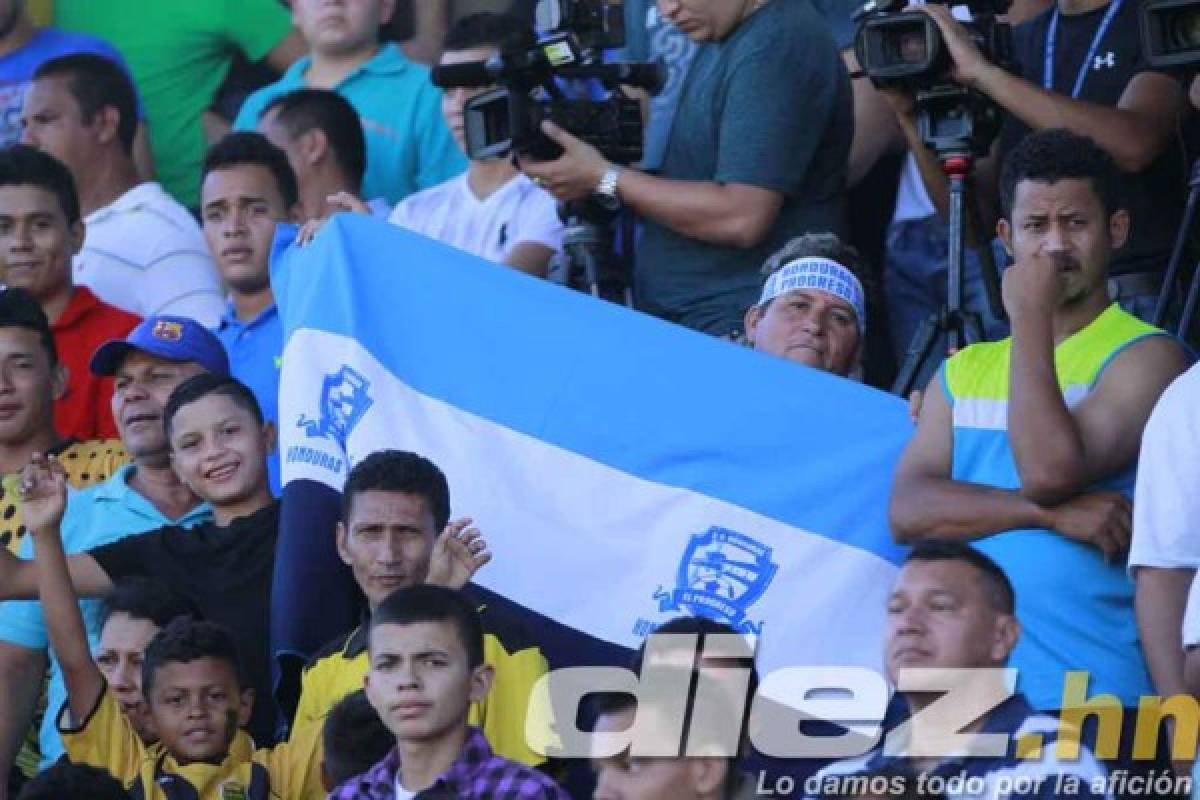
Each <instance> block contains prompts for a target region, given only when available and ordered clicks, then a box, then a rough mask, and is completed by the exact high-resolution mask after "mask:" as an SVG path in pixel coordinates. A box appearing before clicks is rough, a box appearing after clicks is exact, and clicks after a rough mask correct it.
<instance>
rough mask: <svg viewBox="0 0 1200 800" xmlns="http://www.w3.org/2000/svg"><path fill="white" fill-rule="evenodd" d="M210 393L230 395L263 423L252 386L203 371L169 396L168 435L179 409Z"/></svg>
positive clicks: (166, 423) (230, 397)
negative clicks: (251, 389)
mask: <svg viewBox="0 0 1200 800" xmlns="http://www.w3.org/2000/svg"><path fill="white" fill-rule="evenodd" d="M210 394H215V395H221V396H223V397H228V398H229V399H230V400H232V401H233V402H234V403H236V404H237V405H238V406H240V407H241V408H244V409H246V410H247V411H249V412H250V415H251V416H253V417H254V421H255V422H257V423H258V424H259V425H262V424H263V421H264V417H263V412H262V406H260V405H259V404H258V398H256V397H255V396H254V392H252V391H250V387H248V386H247V385H246V384H244V383H242V382H241V381H239V380H238V379H237V378H231V377H229V376H228V375H218V374H216V373H215V372H201V373H200V374H199V375H193V376H192V377H190V378H188V379H187V380H186V381H184V382H183V383H181V384H179V385H178V386H176V387H175V391H173V392H171V396H170V397H168V398H167V405H166V408H165V409H163V425H164V427H165V428H166V431H167V436H168V437H170V435H171V427H172V425H173V424H174V421H175V415H176V414H178V413H179V409H181V408H183V407H184V406H186V405H189V404H191V403H194V402H196V401H197V400H199V399H201V398H203V397H208V396H209V395H210Z"/></svg>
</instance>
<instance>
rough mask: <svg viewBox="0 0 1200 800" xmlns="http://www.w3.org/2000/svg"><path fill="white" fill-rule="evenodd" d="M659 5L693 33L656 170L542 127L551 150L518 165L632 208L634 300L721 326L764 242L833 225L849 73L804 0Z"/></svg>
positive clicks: (732, 315)
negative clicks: (558, 149) (620, 164)
mask: <svg viewBox="0 0 1200 800" xmlns="http://www.w3.org/2000/svg"><path fill="white" fill-rule="evenodd" d="M659 8H660V10H661V11H662V13H663V15H664V16H665V17H666V18H667V19H668V20H669V21H670V22H672V23H673V24H674V25H675V26H676V27H678V28H679V29H680V30H682V31H683V32H684V33H685V34H686V35H687V36H688V38H690V39H691V40H693V41H694V42H696V43H698V44H699V47H698V48H697V50H696V54H695V57H694V58H693V60H692V64H691V66H690V68H689V70H688V73H687V77H686V78H685V79H684V82H683V85H682V86H681V89H680V96H679V103H678V107H677V108H676V110H675V115H674V120H673V122H672V124H671V129H670V133H669V134H668V136H667V143H666V148H665V153H664V154H663V159H662V166H661V170H660V172H659V174H658V175H656V176H651V175H649V174H646V173H644V172H640V171H637V170H633V169H622V168H617V167H614V166H613V165H611V164H609V163H607V162H606V161H605V160H604V159H603V158H602V157H601V156H600V154H599V153H598V152H597V151H596V150H595V149H593V148H591V147H590V146H588V145H586V144H584V143H583V142H580V141H579V140H577V139H575V138H574V137H572V136H570V135H569V134H566V133H565V132H562V131H558V130H555V129H552V130H551V136H552V138H555V139H556V140H557V141H558V142H559V144H561V145H563V147H564V149H565V153H564V155H563V156H562V157H561V158H559V159H558V160H556V161H553V162H547V163H532V162H528V161H526V162H524V164H523V168H524V169H525V170H526V172H527V173H528V174H529V175H530V176H531V177H533V178H534V179H536V180H540V181H543V182H544V184H545V186H546V188H547V189H549V190H550V191H552V192H553V193H554V194H555V195H556V196H558V197H559V198H560V199H578V198H582V197H585V196H587V195H588V194H590V193H597V194H600V195H604V194H610V195H613V194H615V195H616V196H619V197H620V199H621V201H622V202H623V203H624V204H625V205H626V206H628V207H630V208H631V209H632V210H633V211H634V212H636V213H637V214H638V215H639V216H641V217H642V218H643V220H644V221H645V229H644V232H643V236H642V240H641V242H640V245H639V248H638V252H637V268H636V272H635V291H636V296H637V302H638V305H639V306H640V307H641V308H643V309H644V310H646V311H649V312H651V313H653V314H656V315H658V316H661V317H664V318H666V319H669V320H672V321H675V322H679V323H681V324H684V325H687V326H689V327H692V328H696V329H699V330H703V331H706V332H709V333H713V334H717V335H729V334H732V333H735V332H737V331H739V330H740V328H741V317H742V312H743V311H744V310H745V309H746V308H747V307H748V306H750V305H752V304H753V303H754V302H755V299H756V297H757V292H758V289H759V288H760V277H759V275H758V268H759V265H760V264H762V262H763V261H764V260H765V258H766V257H767V256H768V255H769V254H770V253H771V252H772V251H774V250H776V249H778V248H779V247H780V246H781V245H782V244H783V243H784V242H785V241H787V240H788V239H789V238H791V237H793V236H795V235H797V234H800V233H804V232H808V231H832V232H835V233H840V232H841V231H842V224H843V219H842V212H843V191H844V189H845V182H846V159H847V156H848V154H849V149H850V141H851V138H852V136H853V119H852V115H853V110H852V100H851V90H850V81H849V79H848V77H847V75H846V71H845V68H844V67H843V65H842V61H841V57H840V55H839V53H838V49H837V46H836V45H835V43H834V40H833V38H832V36H831V35H830V33H829V30H828V26H827V25H826V23H825V21H824V20H823V19H822V17H821V16H820V15H819V14H818V13H817V12H816V11H815V10H814V8H813V6H812V5H811V3H810V2H809V0H765V2H764V0H663V2H661V3H660V4H659Z"/></svg>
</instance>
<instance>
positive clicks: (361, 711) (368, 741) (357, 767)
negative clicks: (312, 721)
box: [321, 689, 396, 787]
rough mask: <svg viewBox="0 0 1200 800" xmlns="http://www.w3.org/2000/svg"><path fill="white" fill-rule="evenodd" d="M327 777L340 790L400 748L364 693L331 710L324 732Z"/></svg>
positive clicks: (322, 731)
mask: <svg viewBox="0 0 1200 800" xmlns="http://www.w3.org/2000/svg"><path fill="white" fill-rule="evenodd" d="M321 741H322V743H323V744H324V749H325V756H324V757H325V763H324V769H325V776H326V778H328V780H329V785H330V786H331V787H333V786H339V785H341V784H343V783H345V782H346V781H348V780H350V779H351V778H353V777H354V776H355V775H361V774H362V773H364V772H366V771H367V770H369V769H370V768H371V767H373V766H375V764H377V763H379V762H380V761H382V760H383V759H384V757H385V756H387V754H388V753H389V752H391V750H392V748H393V747H395V746H396V737H395V736H393V735H392V732H391V731H389V730H388V729H387V726H386V725H384V724H383V720H381V719H380V718H379V712H377V711H376V710H375V708H374V707H373V706H372V705H371V703H370V701H369V700H367V694H366V692H364V691H363V690H362V689H359V690H358V691H355V692H351V693H350V694H348V695H346V696H345V697H343V698H342V699H341V700H340V701H339V702H338V703H337V705H335V706H334V707H333V708H332V709H330V711H329V714H328V715H326V717H325V724H324V726H323V727H322V729H321Z"/></svg>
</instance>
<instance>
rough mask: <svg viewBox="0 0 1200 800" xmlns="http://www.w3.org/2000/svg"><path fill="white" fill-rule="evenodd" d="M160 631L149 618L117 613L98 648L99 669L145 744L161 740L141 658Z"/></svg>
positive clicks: (113, 616) (103, 632)
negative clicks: (144, 687) (151, 711)
mask: <svg viewBox="0 0 1200 800" xmlns="http://www.w3.org/2000/svg"><path fill="white" fill-rule="evenodd" d="M159 630H160V628H159V627H158V626H157V625H155V624H154V623H153V622H152V621H150V620H148V619H144V618H140V617H131V616H130V615H129V614H127V613H125V612H124V611H117V612H115V613H113V614H112V615H110V616H109V618H108V619H107V620H106V621H105V623H104V627H103V628H101V629H100V645H99V647H97V648H96V666H97V667H99V668H100V672H101V673H103V674H104V679H105V680H106V681H108V688H109V689H111V690H112V693H113V697H115V698H116V700H117V705H118V706H120V708H121V713H122V714H124V715H125V716H126V717H128V718H129V723H130V724H131V725H133V729H134V730H135V731H137V735H138V736H139V737H140V738H141V740H142V741H143V742H154V741H157V739H158V733H157V732H156V731H155V730H154V725H153V723H152V722H151V720H150V714H149V709H148V707H147V705H146V698H145V696H144V695H143V694H142V656H143V655H144V654H145V652H146V645H148V644H150V640H151V639H153V638H154V635H155V634H156V633H158V632H159Z"/></svg>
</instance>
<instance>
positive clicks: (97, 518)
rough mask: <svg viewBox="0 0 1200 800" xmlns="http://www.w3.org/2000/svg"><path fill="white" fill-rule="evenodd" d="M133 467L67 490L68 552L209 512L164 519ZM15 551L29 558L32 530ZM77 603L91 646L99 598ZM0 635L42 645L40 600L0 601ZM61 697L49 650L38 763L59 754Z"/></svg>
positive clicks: (194, 520)
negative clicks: (135, 483)
mask: <svg viewBox="0 0 1200 800" xmlns="http://www.w3.org/2000/svg"><path fill="white" fill-rule="evenodd" d="M132 473H133V466H132V465H130V464H126V465H125V466H123V467H121V468H120V469H119V470H117V472H116V473H115V474H114V475H113V476H112V477H111V478H109V479H108V480H106V481H105V482H104V483H100V484H97V485H95V486H92V487H90V488H87V489H84V490H82V491H78V492H75V491H73V492H71V493H70V496H69V497H68V498H67V513H66V516H64V517H63V523H62V540H63V549H64V550H66V552H67V554H68V555H70V554H73V553H83V552H86V551H88V550H91V549H93V548H96V547H100V546H101V545H105V544H109V543H110V542H115V541H117V540H118V539H123V538H125V537H126V536H129V535H131V534H135V533H145V532H146V531H152V530H157V529H158V528H161V527H163V526H165V525H179V526H182V527H184V528H191V527H192V526H194V525H196V524H198V523H200V522H204V521H206V520H209V519H211V518H212V512H211V509H209V507H208V504H207V503H204V504H201V505H198V506H196V507H195V508H193V509H192V510H191V511H189V512H188V513H187V514H185V515H183V516H182V517H180V518H179V519H177V520H173V519H168V518H167V517H165V516H163V514H162V512H160V511H159V510H158V509H157V508H155V507H154V505H153V504H152V503H151V502H150V501H149V500H147V499H146V498H145V497H144V496H142V495H141V494H139V493H138V492H137V491H135V490H134V489H133V488H132V487H130V486H129V483H128V479H129V476H130V475H131V474H132ZM20 555H21V557H22V558H27V559H28V558H33V537H32V536H27V537H26V538H25V540H24V541H23V542H22V543H21V551H20ZM79 609H80V611H81V612H82V613H83V619H84V623H85V625H86V626H87V631H88V638H89V639H90V640H91V644H92V647H95V646H96V642H97V640H98V639H99V637H100V625H99V618H100V601H99V600H83V601H81V602H80V603H79ZM0 640H2V641H5V642H9V643H10V644H15V645H18V646H20V647H27V648H30V649H31V650H45V649H46V648H47V647H48V646H49V644H50V640H49V636H48V634H47V632H46V622H45V620H44V619H43V618H42V605H41V603H37V602H32V601H21V602H18V601H13V602H7V603H0ZM66 699H67V689H66V686H65V685H64V684H63V679H62V669H61V668H60V667H59V665H58V659H57V658H55V656H54V653H51V654H50V688H49V691H48V702H47V704H46V716H45V718H44V719H43V720H42V727H41V731H40V733H39V734H38V740H39V746H40V748H41V751H42V764H41V766H42V768H43V769H45V768H46V767H48V766H50V765H51V764H52V763H54V762H55V761H56V760H58V758H59V757H60V756H62V754H63V746H62V741H61V740H60V739H59V737H58V730H57V728H56V726H55V724H54V723H55V717H56V716H57V714H58V710H59V709H60V708H62V706H63V703H65V702H66Z"/></svg>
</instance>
